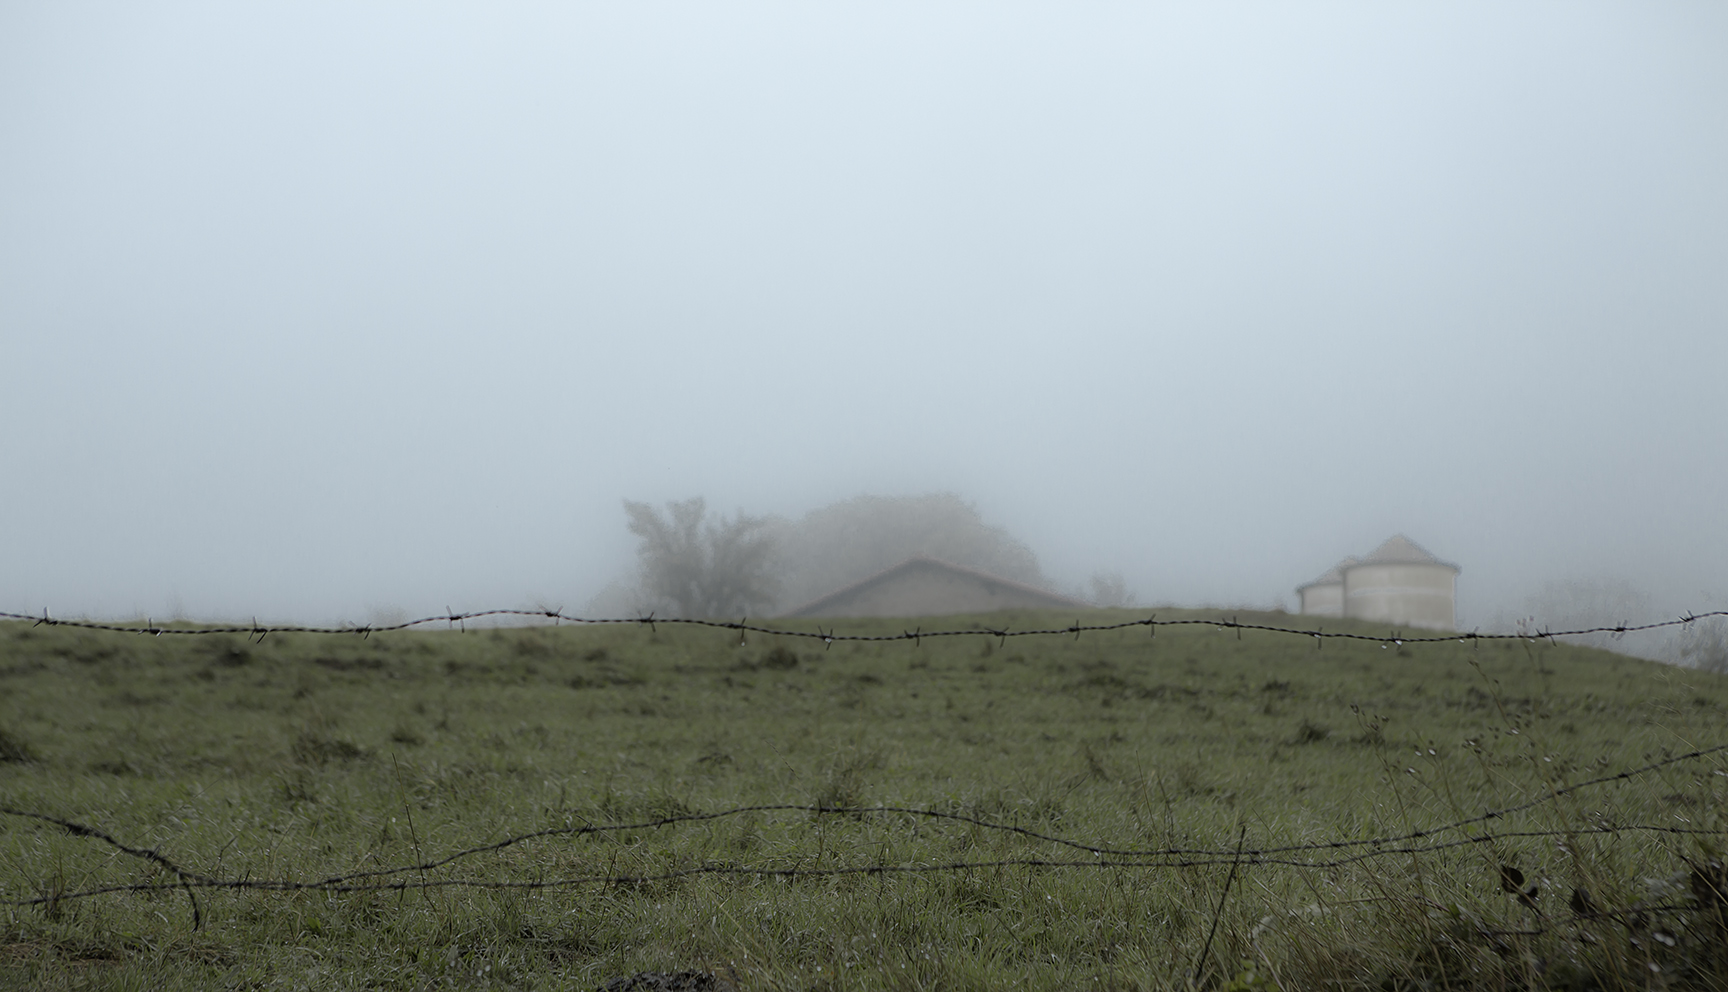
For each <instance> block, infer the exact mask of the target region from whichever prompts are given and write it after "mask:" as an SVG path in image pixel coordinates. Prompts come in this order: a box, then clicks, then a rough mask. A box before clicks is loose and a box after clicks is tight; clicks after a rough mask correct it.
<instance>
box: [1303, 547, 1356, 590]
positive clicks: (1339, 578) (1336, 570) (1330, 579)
mask: <svg viewBox="0 0 1728 992" xmlns="http://www.w3.org/2000/svg"><path fill="white" fill-rule="evenodd" d="M1360 562H1361V559H1360V558H1357V557H1356V556H1355V555H1351V556H1350V557H1348V558H1346V559H1344V560H1343V561H1341V562H1339V563H1338V564H1336V565H1333V566H1332V567H1331V568H1329V569H1327V570H1326V571H1325V572H1322V573H1321V574H1320V575H1319V576H1318V577H1316V578H1313V579H1310V580H1309V581H1307V582H1304V583H1302V584H1301V585H1299V586H1297V587H1296V591H1297V592H1301V591H1302V590H1304V589H1306V588H1308V587H1309V586H1340V585H1343V584H1344V570H1345V569H1347V568H1349V567H1350V566H1351V565H1356V564H1359V563H1360Z"/></svg>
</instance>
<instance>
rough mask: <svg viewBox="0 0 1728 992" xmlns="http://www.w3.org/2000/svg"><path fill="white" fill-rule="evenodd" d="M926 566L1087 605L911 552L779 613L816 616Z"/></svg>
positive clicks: (1056, 602) (1060, 602) (1054, 602)
mask: <svg viewBox="0 0 1728 992" xmlns="http://www.w3.org/2000/svg"><path fill="white" fill-rule="evenodd" d="M928 568H933V569H937V570H940V571H946V572H951V573H954V574H956V575H964V576H966V577H968V578H973V579H978V580H979V581H982V582H988V583H991V584H993V585H996V586H1001V587H1003V588H1007V589H1013V590H1015V591H1016V592H1019V593H1022V594H1024V595H1025V596H1027V597H1028V598H1032V599H1036V600H1042V601H1044V602H1045V603H1047V604H1048V605H1049V606H1052V607H1057V606H1060V607H1065V608H1066V607H1078V608H1079V609H1083V610H1084V609H1090V607H1089V606H1087V605H1086V604H1085V603H1082V602H1080V601H1079V600H1077V599H1069V598H1068V597H1067V596H1062V595H1058V594H1057V593H1053V592H1051V591H1050V590H1048V589H1040V588H1038V587H1037V586H1029V585H1027V584H1026V583H1024V582H1015V581H1014V580H1013V579H1004V578H1003V577H1001V576H1000V575H991V574H990V573H989V572H984V571H980V570H978V569H976V568H967V567H966V566H964V565H956V564H954V563H953V562H948V561H943V560H942V559H940V558H929V557H926V556H924V555H914V556H913V557H911V558H908V559H906V560H905V561H903V562H901V563H900V564H898V565H895V566H893V567H892V568H885V569H883V570H882V571H880V572H877V573H876V574H875V575H872V576H870V577H869V578H865V579H860V580H859V581H857V582H854V583H852V584H851V585H849V586H845V587H843V588H840V589H836V590H834V591H833V592H831V593H829V594H828V595H826V596H823V597H821V598H820V599H815V600H812V601H810V602H808V603H805V604H804V605H803V606H800V607H798V608H797V609H795V610H788V611H787V612H786V613H784V614H782V615H783V616H789V617H796V616H818V617H819V616H822V615H823V611H824V610H826V609H828V608H829V607H831V606H833V605H835V604H837V603H840V602H842V601H844V600H846V599H848V598H850V597H852V596H855V595H857V594H858V593H861V592H864V591H865V590H867V589H869V588H871V587H872V586H879V585H882V584H884V583H887V582H892V581H894V580H895V579H896V578H898V577H900V576H902V575H904V574H906V573H908V572H911V571H914V570H916V569H928Z"/></svg>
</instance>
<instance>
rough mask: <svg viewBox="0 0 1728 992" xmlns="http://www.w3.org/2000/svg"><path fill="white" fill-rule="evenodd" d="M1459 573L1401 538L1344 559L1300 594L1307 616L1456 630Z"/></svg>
mask: <svg viewBox="0 0 1728 992" xmlns="http://www.w3.org/2000/svg"><path fill="white" fill-rule="evenodd" d="M1458 572H1459V568H1458V566H1457V565H1454V564H1452V563H1451V562H1445V561H1441V560H1440V559H1438V558H1436V557H1434V556H1433V555H1431V554H1429V553H1428V552H1427V551H1426V550H1424V549H1423V548H1422V546H1421V545H1419V544H1417V543H1416V542H1415V541H1412V540H1410V539H1409V538H1407V537H1405V536H1404V535H1403V534H1398V535H1395V536H1393V537H1390V538H1388V539H1387V540H1386V543H1384V544H1382V545H1380V546H1379V547H1378V548H1375V549H1374V551H1373V552H1372V553H1371V554H1369V555H1368V557H1366V558H1360V559H1358V558H1346V559H1344V560H1343V561H1341V562H1339V563H1338V564H1337V565H1334V566H1333V567H1332V568H1331V569H1330V570H1329V571H1327V572H1326V573H1325V574H1324V575H1321V576H1320V577H1319V578H1316V579H1315V580H1314V581H1312V582H1309V583H1307V584H1305V585H1302V586H1299V587H1298V588H1297V590H1296V594H1297V595H1298V596H1300V597H1301V598H1302V612H1303V613H1307V614H1313V615H1315V616H1325V617H1347V618H1350V619H1353V620H1375V621H1379V622H1382V623H1390V624H1397V625H1399V626H1407V627H1426V628H1429V629H1433V630H1454V629H1456V628H1457V626H1458V611H1457V584H1458Z"/></svg>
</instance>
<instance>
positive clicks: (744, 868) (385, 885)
mask: <svg viewBox="0 0 1728 992" xmlns="http://www.w3.org/2000/svg"><path fill="white" fill-rule="evenodd" d="M1723 751H1728V744H1722V745H1718V746H1715V747H1709V748H1700V749H1698V750H1695V751H1691V752H1688V753H1686V754H1681V755H1674V756H1671V757H1667V758H1663V759H1661V760H1658V761H1653V762H1650V763H1649V764H1646V765H1643V766H1641V767H1638V768H1634V769H1628V770H1626V771H1622V772H1619V773H1617V774H1614V775H1604V776H1600V777H1598V778H1594V779H1589V780H1586V781H1583V782H1576V783H1573V784H1571V785H1567V786H1562V787H1559V788H1555V789H1551V790H1550V791H1549V792H1548V793H1547V794H1546V795H1543V796H1541V797H1538V798H1536V799H1533V800H1529V801H1526V802H1523V803H1517V804H1513V805H1509V806H1503V807H1500V808H1498V809H1491V810H1488V811H1485V812H1484V813H1483V814H1481V815H1480V816H1474V817H1468V818H1465V819H1461V820H1457V821H1454V822H1452V823H1448V824H1444V825H1441V826H1437V827H1431V828H1427V829H1424V830H1416V831H1410V832H1408V833H1404V834H1395V835H1387V836H1383V837H1375V838H1368V839H1358V840H1332V841H1320V842H1312V843H1306V844H1291V845H1285V846H1281V847H1264V848H1250V847H1247V846H1245V844H1242V843H1239V845H1238V846H1237V847H1236V848H1234V849H1232V850H1228V851H1226V850H1222V849H1214V848H1183V847H1166V848H1159V849H1134V848H1127V847H1119V846H1108V845H1092V844H1087V843H1085V842H1082V841H1077V840H1073V839H1071V838H1066V837H1060V836H1057V835H1053V834H1046V833H1042V832H1039V831H1035V830H1031V829H1029V828H1026V827H1021V826H1019V825H1018V824H1006V823H997V822H994V821H990V820H985V819H982V818H980V817H975V816H970V815H968V814H964V813H953V812H948V811H944V810H934V809H923V808H918V807H907V806H868V807H839V806H820V805H815V806H812V805H803V804H792V803H777V804H762V805H755V806H739V807H734V808H732V809H727V810H721V811H717V812H709V813H678V814H672V815H669V816H663V817H658V818H655V819H652V820H645V821H640V822H631V823H610V824H583V825H580V826H564V827H552V828H547V829H544V830H536V831H531V832H528V833H523V834H518V835H515V836H512V837H507V838H505V839H503V840H500V841H496V842H493V843H490V844H482V845H477V846H473V847H469V848H465V849H463V850H460V851H457V852H454V853H452V854H449V855H446V856H444V857H442V858H436V859H432V860H428V861H423V862H420V863H418V864H409V865H401V866H397V867H391V868H378V869H369V870H364V871H357V872H348V873H344V874H339V875H331V876H327V877H324V878H320V879H311V880H304V881H298V880H293V879H253V878H250V877H248V878H220V877H216V876H212V875H206V874H204V873H202V872H197V871H193V870H191V869H188V868H186V867H184V866H182V865H180V864H178V863H177V862H175V861H173V860H172V859H170V858H168V857H167V856H166V855H164V854H162V853H161V852H160V851H158V850H155V849H151V848H140V847H135V846H133V845H129V844H126V843H124V842H123V841H120V840H119V839H117V838H116V837H114V836H113V835H112V834H110V833H108V832H107V831H105V830H102V829H100V828H97V827H91V826H88V825H86V824H82V823H78V822H76V821H72V820H68V819H65V818H62V817H58V816H54V815H51V814H47V813H41V812H36V811H33V810H22V809H16V808H12V807H5V806H0V814H3V815H6V816H12V817H18V818H23V819H29V820H35V821H38V822H41V823H46V824H49V825H52V826H56V827H59V828H60V829H63V830H65V831H66V832H68V833H70V834H72V835H73V836H75V837H84V838H90V839H94V840H98V841H101V842H102V843H105V844H107V845H109V846H111V847H113V848H114V849H116V850H118V851H120V852H121V853H123V854H126V855H129V856H131V857H134V858H138V859H140V860H143V861H145V862H147V863H149V864H151V865H154V866H155V867H158V868H161V869H163V870H166V871H168V872H169V873H170V874H172V875H173V876H174V881H172V882H135V883H127V884H117V885H105V886H97V887H93V888H88V889H81V890H77V891H72V892H56V893H51V894H48V895H39V896H35V897H28V898H21V899H0V905H11V906H33V905H45V904H49V903H57V902H60V901H64V900H70V899H85V898H91V897H95V896H99V895H106V894H112V893H122V892H130V893H138V892H153V891H164V890H170V889H182V890H184V891H185V892H186V894H187V896H188V898H189V899H190V900H191V902H192V911H193V924H194V927H195V928H196V927H197V926H198V925H199V924H200V923H201V921H202V910H201V908H200V907H199V905H198V901H197V897H196V895H195V894H194V891H193V890H195V889H207V890H209V889H214V890H254V891H270V892H302V891H319V892H329V893H359V892H400V891H409V890H425V889H445V888H468V889H527V890H538V889H551V888H570V887H575V886H579V885H589V884H610V885H640V884H648V883H653V882H662V881H672V880H676V879H680V878H687V877H692V876H696V875H734V876H737V875H747V876H756V877H799V876H804V877H836V876H846V875H861V874H862V875H898V874H925V873H932V872H949V871H973V870H981V869H989V868H1010V867H1021V868H1093V869H1096V868H1119V869H1187V868H1202V867H1212V866H1220V865H1226V864H1228V865H1232V866H1247V865H1256V866H1258V865H1269V866H1277V867H1285V868H1305V869H1331V868H1341V867H1345V866H1348V865H1352V864H1358V863H1360V862H1363V861H1366V860H1369V859H1372V858H1379V857H1386V856H1390V855H1405V854H1424V853H1432V852H1436V851H1443V850H1451V849H1456V848H1461V847H1468V846H1473V845H1478V844H1492V843H1494V842H1496V841H1501V840H1517V839H1532V838H1546V837H1565V838H1569V839H1570V838H1575V837H1580V836H1590V835H1604V834H1606V835H1620V834H1625V833H1654V834H1667V835H1674V836H1694V835H1697V836H1724V835H1728V829H1724V828H1709V827H1674V826H1666V825H1655V824H1614V823H1600V822H1598V823H1596V824H1593V825H1588V826H1579V827H1570V828H1564V829H1551V830H1520V831H1499V832H1493V831H1489V832H1483V833H1480V834H1473V835H1470V836H1467V837H1463V838H1459V839H1454V840H1447V841H1435V840H1430V838H1433V837H1436V836H1437V835H1440V834H1443V833H1447V832H1450V831H1455V830H1460V829H1463V828H1466V827H1470V826H1474V825H1477V824H1480V823H1484V822H1487V821H1488V820H1492V819H1500V818H1504V817H1506V816H1510V815H1513V814H1516V813H1520V812H1524V811H1527V810H1530V809H1532V808H1535V807H1536V806H1540V805H1542V804H1544V803H1547V802H1552V801H1554V800H1555V799H1558V798H1560V797H1561V796H1564V795H1569V794H1573V793H1576V792H1579V791H1581V790H1584V789H1587V788H1592V787H1595V786H1600V785H1605V784H1608V783H1611V782H1619V781H1624V780H1628V779H1632V778H1636V777H1639V776H1642V775H1647V774H1651V773H1653V772H1655V771H1658V770H1660V769H1662V768H1666V767H1669V766H1672V765H1675V764H1678V763H1681V762H1685V761H1694V760H1698V759H1701V758H1704V757H1707V756H1710V755H1713V754H1718V753H1721V752H1723ZM761 812H799V813H805V814H810V815H815V816H844V817H853V818H859V817H864V816H882V815H902V816H914V817H920V818H928V819H935V820H948V821H954V822H959V823H964V824H967V825H970V826H974V827H979V828H982V829H987V830H994V831H1001V832H1004V833H1009V834H1014V835H1019V836H1022V837H1025V838H1027V839H1030V840H1035V841H1042V842H1048V843H1053V844H1057V845H1060V846H1066V847H1069V848H1072V849H1076V850H1081V851H1085V852H1087V853H1089V854H1091V855H1093V857H1092V858H1090V859H1084V860H1061V859H1054V858H1035V857H1024V858H999V859H992V860H985V861H949V862H941V863H929V864H883V863H876V864H867V865H836V866H830V867H819V866H810V867H797V866H794V867H772V866H753V865H738V864H715V863H708V862H704V863H702V864H699V865H692V866H690V867H687V868H678V869H672V870H668V871H664V872H659V873H654V874H644V875H629V874H625V875H620V874H615V873H606V874H590V875H578V876H571V877H565V878H558V879H550V880H548V879H535V880H516V881H499V880H495V879H428V878H426V877H425V874H426V873H427V872H430V871H436V870H438V869H441V868H444V867H447V866H449V865H451V864H453V863H455V862H457V861H459V860H462V859H465V858H469V857H473V856H476V855H479V854H485V853H490V852H494V851H499V850H502V849H504V848H506V847H510V846H513V845H517V844H521V843H525V842H528V841H531V840H536V839H542V838H548V837H560V836H566V837H567V836H580V835H594V834H604V833H613V832H623V831H641V830H653V829H658V828H661V827H668V826H676V825H682V824H691V823H699V822H706V821H713V820H718V819H722V818H726V817H734V816H740V815H744V814H748V813H761ZM1243 839H1244V840H1245V835H1244V838H1243ZM1356 847H1369V848H1370V849H1369V850H1366V851H1357V852H1356V853H1353V854H1348V855H1344V856H1341V857H1334V858H1327V859H1311V858H1308V859H1305V858H1298V857H1290V856H1288V855H1295V854H1301V853H1303V852H1316V851H1336V850H1342V849H1347V848H1356ZM407 874H417V875H419V876H420V877H419V878H417V879H401V878H393V877H392V876H398V875H407Z"/></svg>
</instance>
